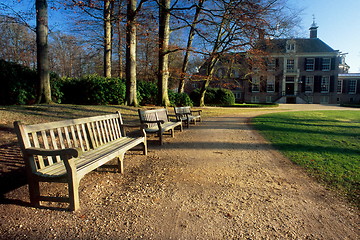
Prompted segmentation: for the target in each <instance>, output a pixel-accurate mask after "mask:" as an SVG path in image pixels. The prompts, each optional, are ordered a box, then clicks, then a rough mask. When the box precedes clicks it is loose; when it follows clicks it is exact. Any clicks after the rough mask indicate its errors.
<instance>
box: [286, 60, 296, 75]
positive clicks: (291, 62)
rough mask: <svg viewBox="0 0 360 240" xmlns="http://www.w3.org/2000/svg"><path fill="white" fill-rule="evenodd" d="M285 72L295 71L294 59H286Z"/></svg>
mask: <svg viewBox="0 0 360 240" xmlns="http://www.w3.org/2000/svg"><path fill="white" fill-rule="evenodd" d="M286 71H287V72H294V71H295V59H286Z"/></svg>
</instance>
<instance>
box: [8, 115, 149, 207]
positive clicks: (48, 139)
mask: <svg viewBox="0 0 360 240" xmlns="http://www.w3.org/2000/svg"><path fill="white" fill-rule="evenodd" d="M14 126H15V131H16V134H17V136H18V140H19V144H20V148H21V151H22V154H23V158H24V161H25V167H26V171H27V175H28V183H29V192H30V202H31V204H32V205H34V206H40V201H54V202H67V203H69V204H70V205H69V208H70V210H78V209H79V208H80V205H79V192H78V187H79V182H80V180H81V178H83V177H84V176H85V174H87V173H89V172H91V171H92V170H94V169H96V168H98V167H100V166H102V165H104V164H106V163H107V162H109V161H111V160H113V159H117V162H118V168H119V171H120V172H121V173H123V171H124V170H123V159H124V154H125V152H126V151H128V150H130V149H133V148H134V147H136V146H138V145H139V146H140V147H141V148H140V150H142V151H143V153H144V154H145V155H146V154H147V144H146V133H145V131H144V129H143V126H140V128H139V125H138V126H137V128H139V134H138V136H134V137H129V136H126V131H125V130H126V129H125V128H129V127H135V126H131V125H126V124H123V121H122V117H121V114H120V112H117V113H116V114H109V115H103V116H96V117H88V118H79V119H69V120H63V121H57V122H49V123H40V124H34V125H23V124H21V123H20V122H14ZM39 182H62V183H67V184H68V187H69V188H68V191H69V196H68V197H51V196H41V194H40V186H39Z"/></svg>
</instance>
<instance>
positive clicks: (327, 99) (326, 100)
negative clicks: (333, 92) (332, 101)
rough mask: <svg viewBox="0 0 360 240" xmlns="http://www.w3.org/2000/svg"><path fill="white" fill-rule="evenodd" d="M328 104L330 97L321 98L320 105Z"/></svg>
mask: <svg viewBox="0 0 360 240" xmlns="http://www.w3.org/2000/svg"><path fill="white" fill-rule="evenodd" d="M328 103H329V96H321V97H320V104H328Z"/></svg>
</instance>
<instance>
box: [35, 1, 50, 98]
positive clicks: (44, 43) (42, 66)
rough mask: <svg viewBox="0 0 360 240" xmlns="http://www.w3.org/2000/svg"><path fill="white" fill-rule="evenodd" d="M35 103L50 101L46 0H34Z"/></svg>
mask: <svg viewBox="0 0 360 240" xmlns="http://www.w3.org/2000/svg"><path fill="white" fill-rule="evenodd" d="M35 5H36V46H37V73H38V79H39V82H38V93H37V100H36V102H37V103H51V102H52V100H51V86H50V71H49V49H48V48H49V45H48V12H47V7H48V6H47V0H36V2H35Z"/></svg>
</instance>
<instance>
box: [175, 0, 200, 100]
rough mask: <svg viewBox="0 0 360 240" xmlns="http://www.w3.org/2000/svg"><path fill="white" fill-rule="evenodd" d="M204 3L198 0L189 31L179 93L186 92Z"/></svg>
mask: <svg viewBox="0 0 360 240" xmlns="http://www.w3.org/2000/svg"><path fill="white" fill-rule="evenodd" d="M204 2H205V0H198V3H197V5H196V10H195V14H194V19H193V21H192V23H191V25H190V30H189V35H188V40H187V45H186V51H185V55H184V60H183V63H182V68H181V75H180V81H179V88H178V92H179V93H183V92H184V87H185V80H186V75H187V70H188V65H189V57H190V53H191V48H192V45H193V41H194V37H195V33H196V25H197V24H198V22H199V17H200V14H201V11H202V8H203V5H204Z"/></svg>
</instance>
